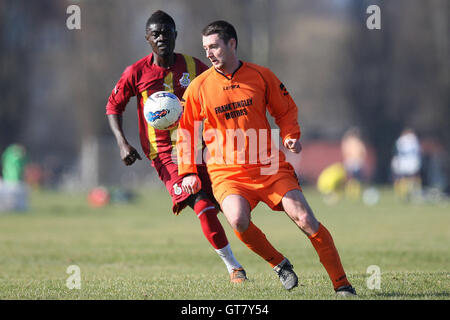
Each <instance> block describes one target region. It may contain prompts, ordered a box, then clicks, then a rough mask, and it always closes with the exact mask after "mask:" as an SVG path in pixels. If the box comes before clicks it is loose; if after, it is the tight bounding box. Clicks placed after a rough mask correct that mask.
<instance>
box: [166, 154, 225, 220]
mask: <svg viewBox="0 0 450 320" xmlns="http://www.w3.org/2000/svg"><path fill="white" fill-rule="evenodd" d="M157 171H158V175H159V178H160V179H161V181H162V182H163V183H164V185H165V186H166V189H167V191H169V193H170V196H171V197H172V211H173V213H174V214H176V215H178V214H179V213H180V212H181V210H183V209H184V208H185V207H186V202H185V200H186V199H187V198H189V196H190V194H189V193H186V192H184V191H183V190H181V182H182V181H183V177H180V176H179V175H178V165H177V164H175V163H173V162H169V163H167V164H165V165H164V166H161V167H160V168H159V170H157ZM197 171H198V177H199V178H200V181H201V182H202V190H203V191H204V192H206V194H207V195H208V197H209V198H210V199H211V201H213V203H216V200H215V198H214V195H213V192H212V187H211V180H210V179H209V175H208V171H207V170H206V166H205V165H197Z"/></svg>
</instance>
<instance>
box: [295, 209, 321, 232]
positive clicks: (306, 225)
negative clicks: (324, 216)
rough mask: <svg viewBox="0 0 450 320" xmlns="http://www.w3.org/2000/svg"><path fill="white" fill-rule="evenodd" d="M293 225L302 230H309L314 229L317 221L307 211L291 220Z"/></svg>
mask: <svg viewBox="0 0 450 320" xmlns="http://www.w3.org/2000/svg"><path fill="white" fill-rule="evenodd" d="M293 220H294V222H295V224H297V226H298V227H299V228H300V229H302V230H309V229H311V228H315V226H316V224H317V221H316V219H315V218H314V216H313V215H311V214H309V213H308V212H307V211H303V212H301V213H299V214H297V215H295V216H294V218H293Z"/></svg>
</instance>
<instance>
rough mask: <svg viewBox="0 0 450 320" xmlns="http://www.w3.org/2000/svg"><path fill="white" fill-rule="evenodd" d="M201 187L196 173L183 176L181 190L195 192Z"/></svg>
mask: <svg viewBox="0 0 450 320" xmlns="http://www.w3.org/2000/svg"><path fill="white" fill-rule="evenodd" d="M201 188H202V182H201V181H200V178H199V177H198V176H197V175H196V174H190V175H187V176H185V177H184V178H183V182H182V183H181V190H183V191H184V192H186V193H189V194H196V193H197V192H199V191H200V189H201Z"/></svg>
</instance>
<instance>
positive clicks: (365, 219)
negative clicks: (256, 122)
mask: <svg viewBox="0 0 450 320" xmlns="http://www.w3.org/2000/svg"><path fill="white" fill-rule="evenodd" d="M305 195H306V197H307V199H308V201H309V202H310V204H311V206H312V208H313V210H314V212H315V215H316V217H317V218H318V220H319V221H321V222H322V223H323V224H324V225H325V226H326V227H327V228H328V230H329V231H330V232H331V233H332V235H333V237H334V241H335V243H336V246H337V248H338V250H339V252H340V255H341V259H342V263H343V265H344V268H345V270H346V272H347V275H348V278H349V279H350V281H351V282H352V284H353V285H354V287H355V288H356V290H357V292H358V297H357V298H353V299H408V300H409V299H427V300H428V299H437V300H448V299H449V298H450V250H449V245H450V209H449V208H450V207H449V205H448V203H444V204H442V203H441V204H405V203H401V202H398V201H396V200H395V198H394V197H393V195H392V193H391V191H390V190H388V189H386V190H384V191H382V193H381V199H380V202H379V203H378V204H377V205H375V206H365V205H363V204H362V203H361V202H351V201H348V200H347V201H345V200H343V201H341V202H339V203H337V204H335V205H332V206H330V205H327V204H325V203H324V202H323V201H322V199H321V197H320V196H319V195H318V194H317V193H316V192H315V191H314V190H313V189H306V190H305ZM252 216H253V221H254V222H255V224H256V225H258V226H259V227H260V228H261V229H262V230H263V231H264V232H265V233H266V235H267V237H268V239H269V240H270V241H271V242H272V243H273V245H274V246H275V247H276V248H277V249H278V250H279V251H281V252H282V253H283V254H284V255H285V256H287V257H288V258H289V260H290V261H291V262H292V264H293V265H294V266H295V271H296V272H297V274H298V276H299V280H300V284H299V287H298V288H295V289H294V290H292V291H291V292H287V291H286V290H284V289H283V288H282V285H281V283H280V282H279V280H278V278H277V276H276V274H275V273H274V272H273V271H272V269H271V268H270V266H269V265H268V264H267V263H266V262H265V261H263V260H262V259H261V258H259V257H258V256H256V255H255V254H254V253H252V252H251V251H250V250H249V249H247V247H245V246H244V245H243V244H242V243H241V242H240V241H239V240H237V238H236V237H235V235H234V233H233V232H232V230H231V228H230V227H229V225H228V224H227V223H226V220H225V219H224V217H223V215H222V214H220V219H221V221H222V223H223V225H224V228H225V230H226V232H227V235H228V238H229V240H230V243H231V245H232V249H233V251H234V253H235V256H236V257H237V259H238V260H239V261H240V262H241V263H242V264H243V266H244V267H245V269H246V271H247V275H248V277H249V279H250V280H249V281H248V282H246V283H245V284H243V285H233V284H231V283H229V280H228V274H227V273H226V269H225V266H224V264H223V263H222V261H221V260H220V258H219V257H218V256H217V255H216V253H215V252H214V250H213V248H212V247H211V246H210V245H209V243H208V242H207V241H206V239H205V238H204V237H203V234H202V232H201V229H200V225H199V222H198V220H197V218H196V217H195V215H194V213H193V211H192V210H191V209H189V208H188V209H186V210H185V211H184V212H183V213H182V214H181V215H180V216H178V217H176V216H174V215H173V214H172V213H171V211H170V199H169V196H168V194H167V193H166V192H165V191H164V190H160V189H149V190H147V191H146V194H145V195H144V194H140V195H139V196H138V198H137V199H136V201H134V202H132V203H131V204H110V205H108V206H106V207H103V208H91V207H89V206H88V204H87V201H86V195H85V194H77V195H69V194H61V193H55V192H45V191H34V192H33V193H32V197H31V208H30V210H29V211H28V212H26V213H2V214H0V299H13V300H16V299H32V300H35V299H70V300H72V299H101V300H106V299H157V300H166V299H167V300H169V299H170V300H184V299H189V300H197V299H206V300H210V299H213V300H216V299H220V300H245V299H251V300H253V299H255V300H300V299H337V297H336V296H335V294H334V292H333V290H332V287H331V282H330V280H329V279H328V276H327V275H326V273H325V270H324V269H323V267H322V265H321V264H320V262H319V260H318V257H317V254H316V252H315V251H314V249H313V247H312V245H311V243H310V242H309V240H308V239H307V238H306V236H305V235H304V234H303V233H301V232H300V231H299V230H298V229H297V228H296V226H295V225H294V224H293V223H292V222H291V221H290V219H289V218H288V217H287V216H285V215H284V214H283V213H275V212H272V211H270V209H269V208H267V207H266V206H265V205H264V204H260V205H258V207H257V208H256V209H255V210H254V212H253V214H252ZM70 265H77V266H78V267H79V268H80V280H81V282H80V284H81V288H80V289H72V290H71V289H69V288H68V287H67V286H66V281H67V279H68V278H69V277H70V276H71V274H68V273H66V271H67V268H68V267H69V266H70ZM372 265H375V266H377V267H379V270H380V271H381V275H380V278H379V279H380V282H379V284H380V289H376V288H374V289H370V288H369V287H370V283H372V284H375V282H371V279H372V280H373V278H370V277H371V276H373V275H372V274H371V273H368V272H367V271H368V267H369V266H372ZM368 282H369V286H368Z"/></svg>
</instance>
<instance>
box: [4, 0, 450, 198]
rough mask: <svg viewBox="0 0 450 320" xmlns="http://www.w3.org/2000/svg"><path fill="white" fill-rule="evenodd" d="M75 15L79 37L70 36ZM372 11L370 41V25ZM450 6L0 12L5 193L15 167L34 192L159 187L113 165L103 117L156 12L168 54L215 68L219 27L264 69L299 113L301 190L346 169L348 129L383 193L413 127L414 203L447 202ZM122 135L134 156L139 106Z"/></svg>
mask: <svg viewBox="0 0 450 320" xmlns="http://www.w3.org/2000/svg"><path fill="white" fill-rule="evenodd" d="M73 4H75V5H78V6H79V8H80V9H81V11H80V13H81V24H80V26H81V28H80V29H74V30H69V29H68V28H67V25H66V22H67V19H68V18H69V17H70V14H68V13H67V12H66V10H67V8H68V6H70V5H73ZM374 4H375V5H377V6H379V8H380V17H381V29H379V30H377V29H375V30H370V29H369V28H368V27H367V24H366V22H367V19H368V18H369V17H370V16H371V14H370V13H367V12H366V10H367V8H368V7H369V6H370V5H374ZM449 7H450V2H449V1H447V0H429V1H422V0H397V1H376V0H370V1H365V0H315V1H312V0H295V1H294V0H277V1H270V0H230V1H216V0H211V1H200V0H190V1H181V0H178V1H177V0H152V1H148V0H147V1H143V0H130V1H122V0H103V1H100V0H97V1H92V0H91V1H88V0H84V1H83V0H81V1H75V0H71V1H62V0H40V1H25V0H1V1H0V66H1V67H0V95H1V102H0V153H1V154H2V168H3V171H2V177H3V180H8V179H10V180H11V178H10V177H9V178H8V177H6V175H8V173H5V168H6V167H7V166H8V161H13V160H8V159H11V158H14V157H15V158H14V159H16V163H17V161H19V163H20V165H19V166H20V168H22V169H23V175H22V176H21V177H18V178H17V179H23V180H25V182H26V183H27V184H28V185H31V186H32V187H36V188H50V189H58V190H65V191H76V190H90V189H92V188H94V187H96V186H100V185H103V186H106V187H114V186H118V187H121V188H133V187H136V186H139V185H147V186H153V185H155V186H157V187H162V184H161V183H160V182H159V180H158V179H157V177H156V173H155V171H154V170H153V169H152V168H151V167H150V163H149V161H148V160H147V159H143V160H142V161H138V162H137V163H136V164H135V165H134V166H132V167H125V166H124V165H123V164H122V162H121V160H120V157H119V150H118V148H117V146H116V142H115V140H114V137H113V135H112V134H111V132H110V129H109V126H108V123H107V120H106V116H105V105H106V102H107V99H108V96H109V95H110V93H111V91H112V89H113V87H114V85H115V83H116V82H117V81H118V79H119V77H120V75H121V74H122V72H123V70H124V69H125V68H126V67H127V66H128V65H130V64H132V63H134V62H135V61H137V60H138V59H140V58H142V57H144V56H145V55H147V54H149V52H150V50H149V46H148V44H147V43H146V41H145V39H144V33H145V32H144V29H145V22H146V20H147V19H148V17H149V16H150V15H151V13H152V12H154V11H155V10H158V9H162V10H164V11H166V12H167V13H169V14H170V15H171V16H172V17H173V18H174V19H175V22H176V25H177V29H178V39H177V44H176V51H177V52H183V53H186V54H190V55H193V56H195V57H198V58H200V59H201V60H202V61H203V62H205V63H206V64H207V65H210V64H209V62H208V60H207V59H206V58H205V56H204V53H203V50H202V45H201V36H200V32H201V29H202V28H203V27H204V26H205V25H206V24H207V23H209V22H211V21H214V20H218V19H224V20H228V21H230V22H231V23H232V24H233V25H234V26H235V27H236V29H237V32H238V36H239V48H238V51H239V55H240V57H241V58H242V59H243V60H247V61H252V62H255V63H258V64H262V65H265V66H267V67H269V68H271V69H272V70H273V71H274V72H275V74H276V75H277V76H278V77H279V78H280V80H281V81H282V82H283V83H284V84H285V85H286V87H287V89H288V90H289V92H290V93H291V95H292V97H293V98H294V100H295V102H296V103H297V105H298V107H299V121H300V125H301V128H302V143H303V153H302V155H301V157H297V158H290V160H291V161H292V162H293V164H294V166H295V168H296V170H297V173H298V174H299V177H300V180H301V181H302V183H304V184H311V185H313V184H316V183H318V180H319V176H320V174H321V173H322V172H323V171H324V169H326V168H328V167H330V166H331V165H333V164H336V163H343V164H344V166H345V152H344V151H343V148H344V147H343V140H342V138H343V137H344V135H345V134H346V133H347V132H348V131H349V129H352V130H354V129H356V131H357V132H358V135H359V137H360V139H361V140H362V142H363V144H364V148H365V151H363V152H362V156H361V158H362V159H363V160H362V163H360V164H359V167H360V168H359V169H358V170H359V173H358V179H360V180H361V181H363V183H367V184H377V185H391V184H392V183H393V182H394V178H395V173H393V158H394V156H395V154H396V152H397V153H398V152H400V151H399V150H398V145H396V141H397V138H398V137H399V136H400V135H401V133H402V132H403V131H404V129H406V128H410V129H411V130H412V132H413V133H414V135H415V137H416V138H417V139H418V142H419V149H418V152H419V154H420V160H419V163H418V170H416V172H414V175H415V176H416V177H419V178H420V184H421V187H422V190H426V188H431V189H433V190H438V192H440V193H442V194H446V193H447V194H448V192H449V185H448V181H449V177H450V167H449V164H450V161H449V159H450V157H449V147H450V129H449V119H450V101H449V92H450V90H449V70H450V68H449V63H450V43H449V39H450V37H449V30H450V28H449V23H448V20H449V19H448V18H449V12H450V10H449V9H450V8H449ZM124 129H125V133H126V135H127V138H128V139H129V141H130V143H131V144H132V145H134V146H135V147H136V148H137V149H138V150H139V151H141V149H140V143H139V138H138V128H137V115H136V102H135V99H134V98H133V99H132V100H131V101H130V103H129V104H128V108H127V110H126V112H125V114H124ZM17 145H19V147H20V148H22V149H20V150H19V151H17V149H16V152H15V153H14V156H8V152H6V151H8V147H11V146H16V147H17ZM11 153H13V152H12V151H11V149H10V150H9V154H11ZM400 153H401V152H400ZM5 154H6V155H5ZM141 155H142V152H141ZM8 157H9V158H8ZM17 158H19V160H17ZM20 168H19V170H21V169H20ZM345 168H346V169H348V168H347V166H345ZM6 171H8V170H6ZM348 176H351V173H350V172H349V171H347V178H348ZM12 180H14V178H12Z"/></svg>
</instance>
